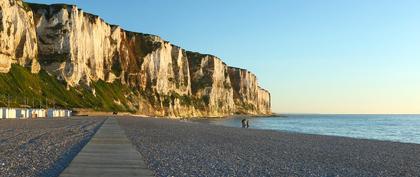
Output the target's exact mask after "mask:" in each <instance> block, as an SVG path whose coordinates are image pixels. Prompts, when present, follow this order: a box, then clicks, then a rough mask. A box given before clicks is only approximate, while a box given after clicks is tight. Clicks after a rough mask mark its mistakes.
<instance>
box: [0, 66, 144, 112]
mask: <svg viewBox="0 0 420 177" xmlns="http://www.w3.org/2000/svg"><path fill="white" fill-rule="evenodd" d="M126 95H130V96H126ZM135 95H139V94H138V93H137V92H135V91H134V90H133V89H131V88H128V87H126V86H124V85H122V84H121V83H119V82H114V83H106V82H104V81H98V82H93V83H91V86H90V87H87V86H78V87H74V88H70V89H66V83H64V82H63V81H59V80H57V79H56V78H54V77H53V76H51V75H49V74H48V73H47V72H45V71H44V70H41V72H40V73H39V74H31V72H30V71H29V69H27V68H24V67H22V66H18V65H13V66H12V68H11V70H10V72H9V73H6V74H0V106H8V105H9V106H11V107H43V108H45V107H56V108H93V109H95V110H100V111H135V107H136V106H137V105H133V103H135V100H136V98H135Z"/></svg>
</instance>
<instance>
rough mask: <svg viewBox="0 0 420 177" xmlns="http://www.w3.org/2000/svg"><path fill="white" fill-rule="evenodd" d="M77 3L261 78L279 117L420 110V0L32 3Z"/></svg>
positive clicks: (62, 0)
mask: <svg viewBox="0 0 420 177" xmlns="http://www.w3.org/2000/svg"><path fill="white" fill-rule="evenodd" d="M28 2H37V3H48V4H49V3H69V4H76V5H78V6H79V7H80V8H82V9H84V10H85V11H87V12H90V13H93V14H97V15H99V16H101V17H102V18H103V19H105V20H106V21H107V22H109V23H113V24H118V25H120V26H122V27H123V28H125V29H127V30H132V31H139V32H144V33H152V34H156V35H159V36H161V37H162V38H164V39H165V40H168V41H170V42H172V43H174V44H176V45H179V46H181V47H183V48H185V49H187V50H192V51H198V52H202V53H210V54H214V55H216V56H219V57H220V58H222V59H223V60H224V61H226V63H228V64H229V65H232V66H237V67H242V68H246V69H249V70H250V71H252V72H254V73H255V74H257V76H258V78H259V81H260V83H261V86H262V87H265V88H267V89H268V90H270V91H271V93H272V100H273V111H275V112H279V113H420V10H419V9H420V1H418V0H348V1H340V0H261V1H260V0H201V1H197V0H172V1H171V0H120V1H110V0H78V1H77V0H28Z"/></svg>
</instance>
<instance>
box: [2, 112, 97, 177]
mask: <svg viewBox="0 0 420 177" xmlns="http://www.w3.org/2000/svg"><path fill="white" fill-rule="evenodd" d="M103 120H104V119H103V118H71V119H68V118H54V119H26V120H0V174H1V175H0V176H8V177H12V176H19V177H21V176H58V175H59V174H60V173H61V171H62V170H64V168H66V167H67V165H68V164H69V163H70V161H71V160H72V159H73V158H74V157H75V156H76V155H77V153H78V152H79V151H80V150H81V149H82V148H83V146H84V145H85V144H86V143H87V142H88V141H89V139H90V138H91V137H92V135H93V134H94V133H95V131H96V130H97V128H99V126H100V124H101V123H102V122H103Z"/></svg>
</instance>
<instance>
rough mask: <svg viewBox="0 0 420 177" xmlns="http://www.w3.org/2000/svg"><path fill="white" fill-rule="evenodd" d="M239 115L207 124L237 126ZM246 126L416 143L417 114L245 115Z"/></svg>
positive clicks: (419, 125) (419, 120)
mask: <svg viewBox="0 0 420 177" xmlns="http://www.w3.org/2000/svg"><path fill="white" fill-rule="evenodd" d="M242 119H243V118H240V117H238V118H229V119H214V120H213V119H210V120H207V121H208V123H211V124H215V125H223V126H229V127H241V120H242ZM246 119H248V120H249V123H250V128H253V129H264V130H275V131H288V132H297V133H306V134H317V135H331V136H341V137H351V138H360V139H373V140H384V141H393V142H403V143H415V144H420V115H371V114H369V115H354V114H353V115H342V114H340V115H331V114H328V115H323V114H287V115H282V116H279V117H258V118H246Z"/></svg>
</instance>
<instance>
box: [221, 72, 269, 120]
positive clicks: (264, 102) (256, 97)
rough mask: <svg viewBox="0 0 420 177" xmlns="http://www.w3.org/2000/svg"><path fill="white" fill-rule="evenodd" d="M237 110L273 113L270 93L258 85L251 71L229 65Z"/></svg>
mask: <svg viewBox="0 0 420 177" xmlns="http://www.w3.org/2000/svg"><path fill="white" fill-rule="evenodd" d="M229 76H230V79H231V81H232V87H233V91H234V92H233V93H234V94H233V99H234V101H235V105H236V107H237V108H236V110H237V111H238V112H239V113H242V114H271V100H270V93H269V92H268V91H266V90H264V89H262V88H261V87H259V86H258V81H257V76H255V75H254V74H252V73H251V72H249V71H247V70H245V69H240V68H234V67H229Z"/></svg>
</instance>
